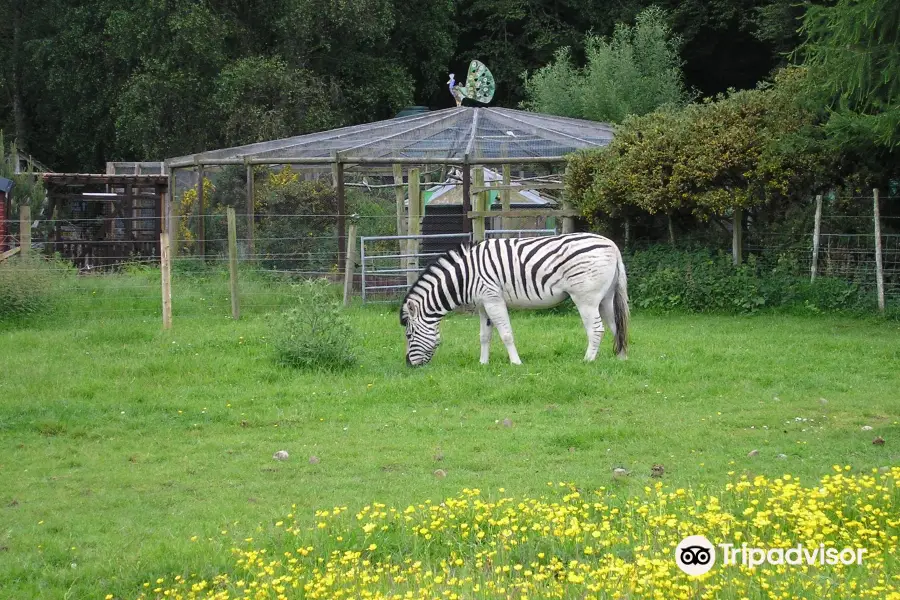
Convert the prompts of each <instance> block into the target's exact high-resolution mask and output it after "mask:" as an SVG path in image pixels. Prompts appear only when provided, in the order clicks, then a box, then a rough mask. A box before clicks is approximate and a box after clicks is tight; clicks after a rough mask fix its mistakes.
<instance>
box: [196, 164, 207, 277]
mask: <svg viewBox="0 0 900 600" xmlns="http://www.w3.org/2000/svg"><path fill="white" fill-rule="evenodd" d="M204 201H205V198H204V197H203V165H200V166H198V167H197V208H198V210H199V213H200V223H199V230H198V233H197V238H198V241H199V243H200V258H201V260H203V261H206V215H205V214H204V213H205V212H206V206H205V205H204V204H205V203H204Z"/></svg>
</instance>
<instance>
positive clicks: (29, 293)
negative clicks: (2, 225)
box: [0, 256, 72, 322]
mask: <svg viewBox="0 0 900 600" xmlns="http://www.w3.org/2000/svg"><path fill="white" fill-rule="evenodd" d="M71 273H72V267H71V266H70V265H68V264H67V263H62V262H60V261H56V260H46V259H44V258H42V257H31V256H29V257H28V258H22V257H14V258H11V259H8V260H6V261H4V262H0V322H9V321H21V320H24V319H26V318H29V317H33V316H36V315H39V314H43V313H47V312H50V311H51V310H52V309H53V308H54V305H55V303H56V300H57V298H58V295H59V292H60V289H61V287H62V284H63V282H64V281H65V280H66V279H68V278H69V276H70V275H71Z"/></svg>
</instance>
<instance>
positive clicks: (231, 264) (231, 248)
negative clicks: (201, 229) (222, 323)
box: [225, 206, 241, 321]
mask: <svg viewBox="0 0 900 600" xmlns="http://www.w3.org/2000/svg"><path fill="white" fill-rule="evenodd" d="M225 214H226V215H227V218H228V273H229V275H230V276H231V316H232V317H233V318H234V320H235V321H236V320H238V319H240V318H241V304H240V300H239V298H238V257H237V219H236V218H235V216H234V207H233V206H229V207H228V208H227V209H226V211H225Z"/></svg>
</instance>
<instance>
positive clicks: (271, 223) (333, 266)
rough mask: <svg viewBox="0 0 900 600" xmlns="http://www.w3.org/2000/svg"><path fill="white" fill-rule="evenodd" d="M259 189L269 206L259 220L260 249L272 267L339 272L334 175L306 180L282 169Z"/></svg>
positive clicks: (268, 264) (288, 170) (262, 255)
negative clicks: (329, 177) (325, 179)
mask: <svg viewBox="0 0 900 600" xmlns="http://www.w3.org/2000/svg"><path fill="white" fill-rule="evenodd" d="M259 193H260V194H261V197H262V205H263V206H264V207H265V212H264V213H263V214H262V216H260V217H259V219H258V220H257V224H256V232H257V234H256V235H257V239H258V242H257V245H256V246H257V253H258V254H260V255H261V259H260V260H261V264H262V265H264V266H265V267H266V268H270V269H294V270H300V271H308V272H318V273H321V272H326V273H327V272H332V271H334V272H337V270H338V269H339V265H338V264H337V263H336V260H337V236H336V234H335V231H336V230H335V228H336V226H337V218H336V216H335V215H336V214H337V197H336V196H335V193H334V189H333V188H332V187H331V181H328V182H325V181H322V180H313V181H304V180H301V179H300V178H299V177H297V175H296V174H294V173H292V172H291V171H290V169H284V170H283V171H282V172H281V173H278V174H273V175H270V177H269V180H268V181H266V182H265V183H263V184H262V185H261V186H260V189H259Z"/></svg>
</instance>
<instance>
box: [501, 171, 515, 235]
mask: <svg viewBox="0 0 900 600" xmlns="http://www.w3.org/2000/svg"><path fill="white" fill-rule="evenodd" d="M511 185H512V176H511V173H510V167H509V165H508V164H504V165H503V191H501V192H500V203H501V209H502V210H504V211H507V210H511V207H512V200H511V197H512V190H511V189H510V186H511ZM500 227H501V228H502V229H512V219H510V218H509V217H503V218H502V219H500ZM503 237H512V234H509V233H505V234H503Z"/></svg>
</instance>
